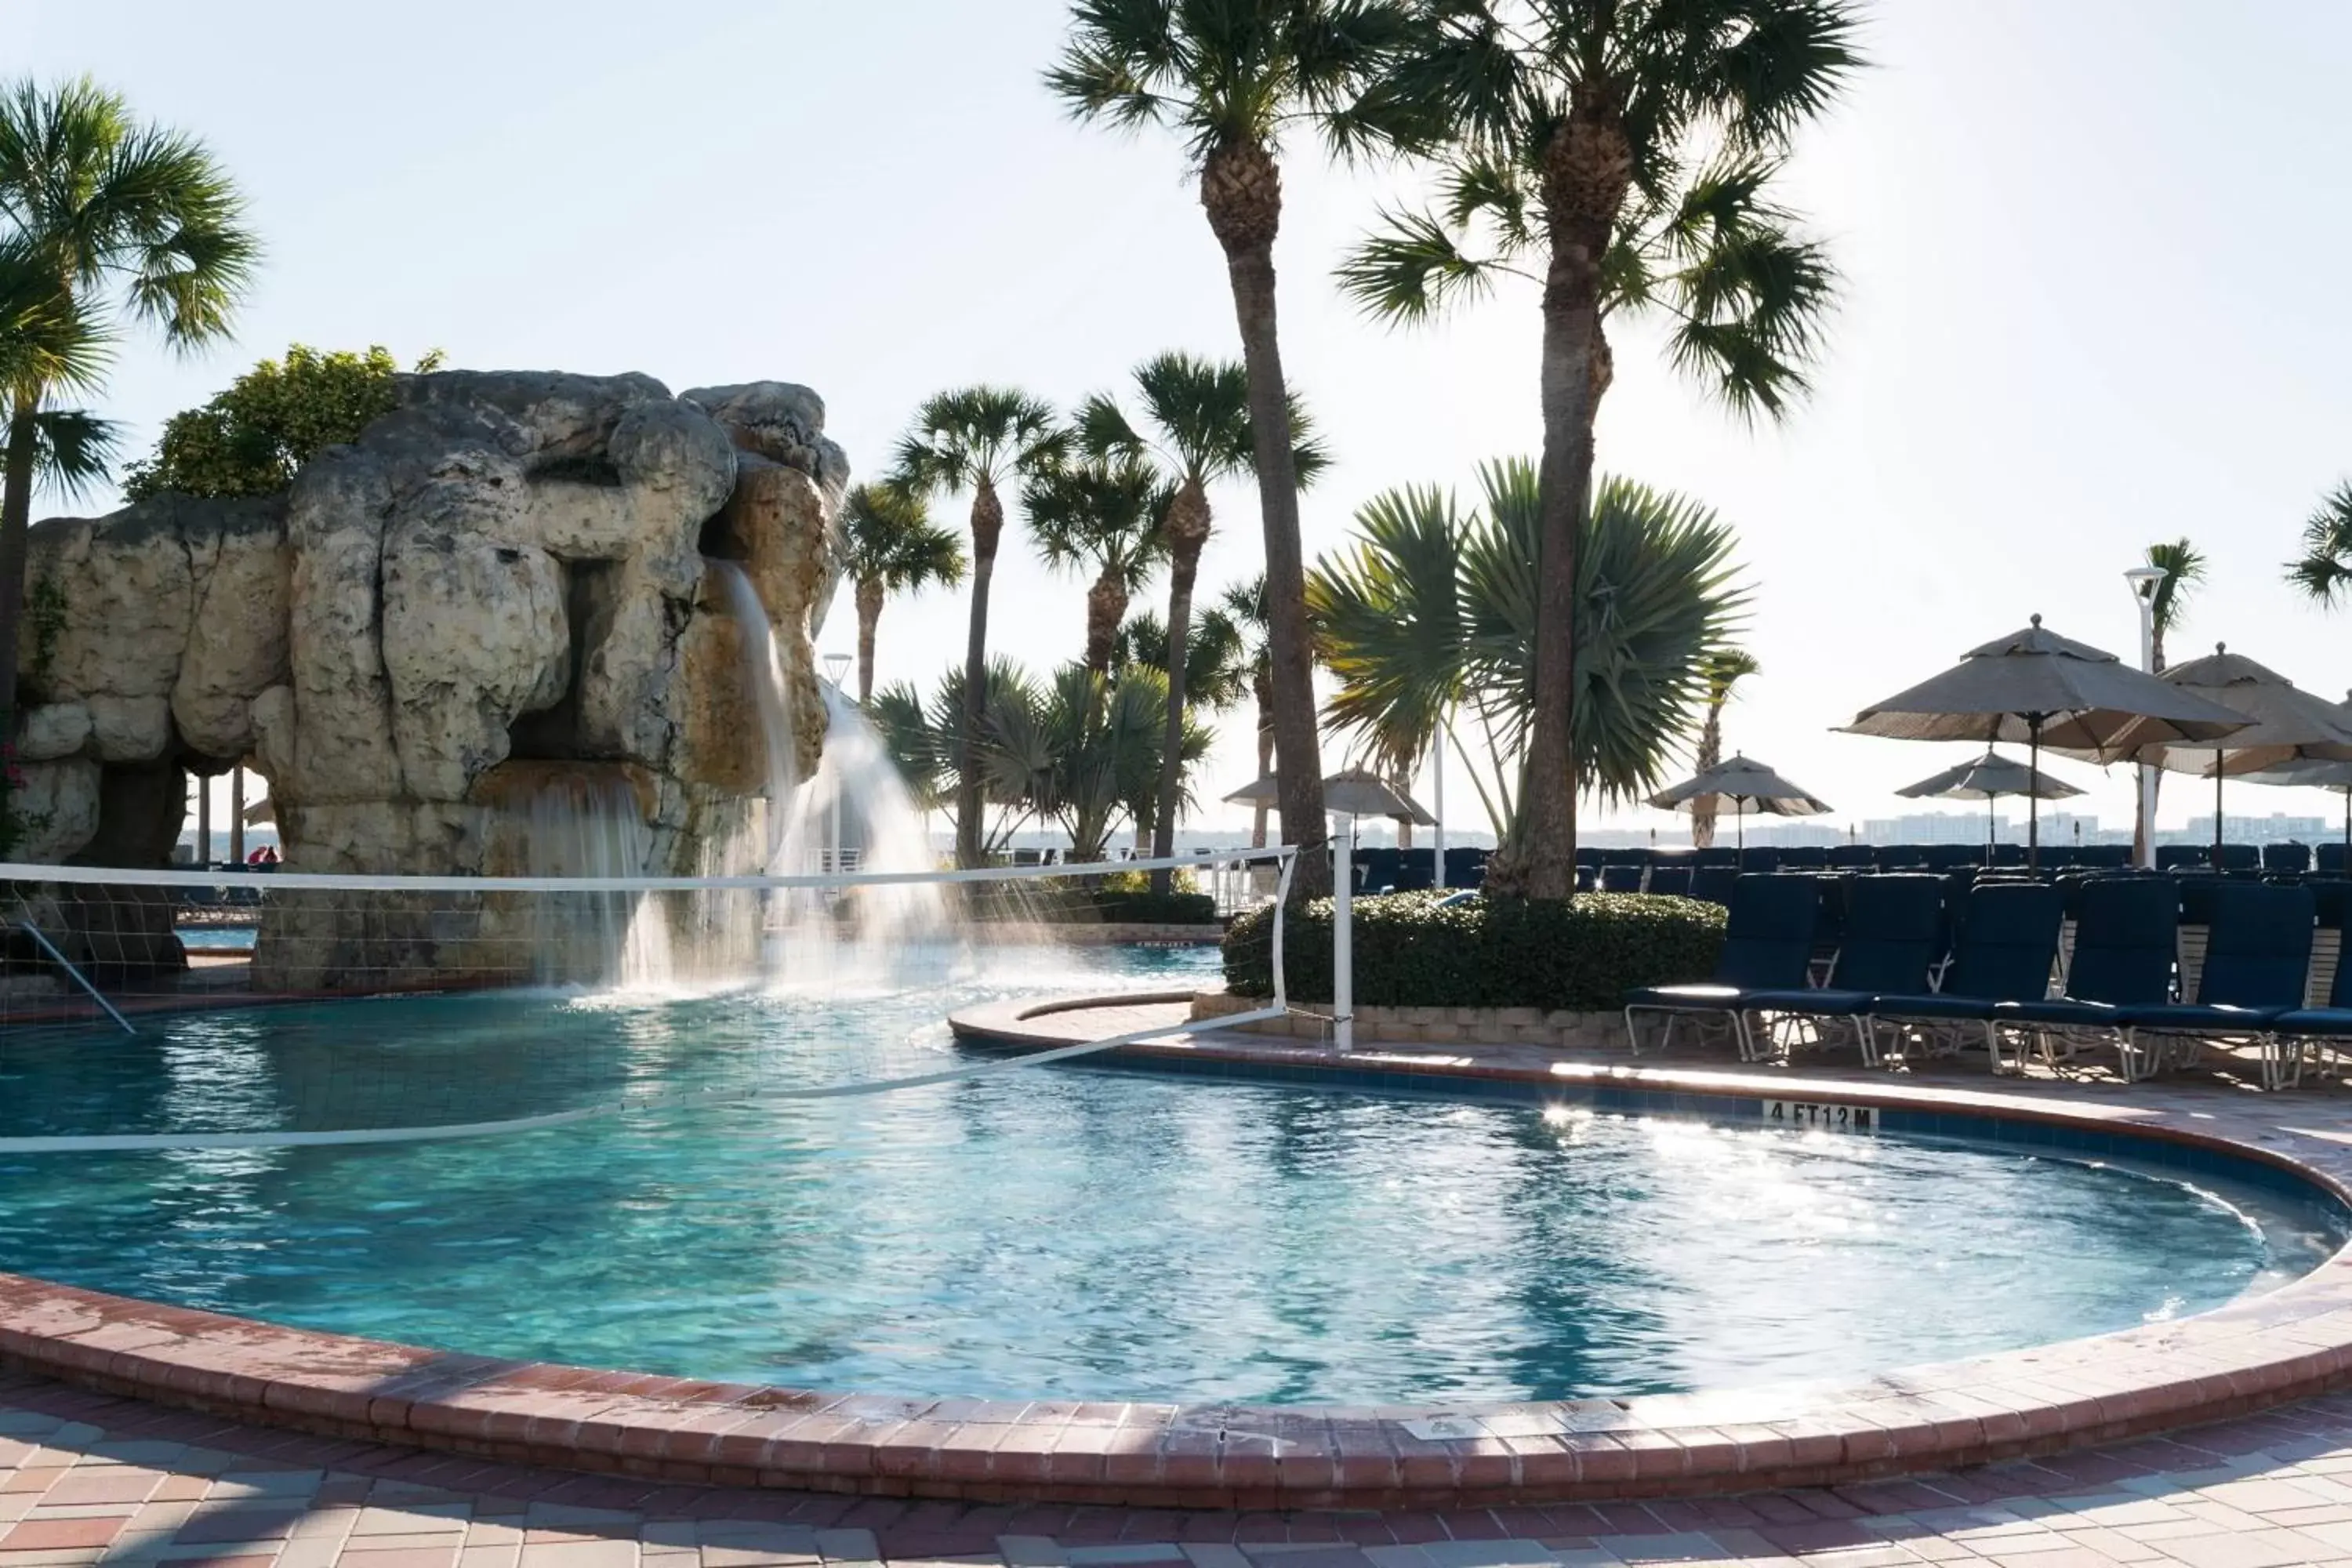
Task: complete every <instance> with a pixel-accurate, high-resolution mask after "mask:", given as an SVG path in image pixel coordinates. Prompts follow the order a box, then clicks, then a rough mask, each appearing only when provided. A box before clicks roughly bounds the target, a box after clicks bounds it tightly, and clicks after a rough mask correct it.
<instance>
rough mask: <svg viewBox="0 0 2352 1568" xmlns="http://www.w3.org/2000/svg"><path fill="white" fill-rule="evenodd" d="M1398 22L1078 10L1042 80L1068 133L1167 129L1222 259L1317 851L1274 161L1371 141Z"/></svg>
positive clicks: (1289, 707)
mask: <svg viewBox="0 0 2352 1568" xmlns="http://www.w3.org/2000/svg"><path fill="white" fill-rule="evenodd" d="M1406 21H1407V18H1406V7H1405V6H1404V5H1402V4H1400V3H1397V0H1076V4H1074V5H1072V7H1071V28H1070V39H1069V42H1068V44H1067V46H1066V47H1065V48H1064V50H1063V52H1062V56H1061V58H1060V60H1059V61H1058V62H1057V63H1056V64H1055V66H1054V68H1052V69H1051V70H1049V71H1048V72H1047V73H1046V76H1045V81H1046V85H1047V86H1048V87H1049V88H1050V89H1052V90H1053V91H1054V93H1055V95H1056V96H1057V97H1059V98H1060V99H1061V100H1063V102H1064V103H1066V105H1068V107H1069V109H1070V111H1071V113H1072V114H1074V115H1076V117H1078V118H1079V119H1081V120H1089V121H1108V122H1109V123H1110V124H1112V125H1114V126H1117V127H1120V128H1123V129H1135V128H1139V127H1141V126H1145V125H1165V126H1167V127H1169V128H1170V129H1171V130H1173V131H1175V132H1177V133H1178V134H1179V135H1180V136H1181V137H1182V138H1183V141H1184V146H1185V152H1186V153H1187V155H1188V156H1189V158H1190V159H1191V162H1192V166H1193V167H1194V168H1195V169H1196V170H1197V171H1198V173H1199V178H1200V190H1201V205H1202V208H1203V209H1204V211H1205V213H1206V215H1207V216H1208V220H1209V228H1210V231H1211V232H1212V233H1213V234H1214V235H1215V236H1216V237H1217V243H1218V245H1219V246H1220V247H1222V248H1223V251H1224V254H1225V269H1226V274H1227V278H1228V280H1229V282H1230V283H1231V286H1232V289H1233V296H1234V317H1235V320H1236V321H1237V322H1238V324H1239V326H1240V329H1241V340H1242V361H1243V363H1244V365H1245V366H1246V367H1247V380H1248V405H1249V416H1250V430H1251V441H1252V446H1253V449H1254V451H1255V458H1256V469H1257V486H1258V507H1259V511H1260V515H1261V518H1262V520H1263V522H1264V526H1265V569H1266V579H1267V585H1268V592H1267V606H1268V611H1269V620H1270V622H1271V625H1272V644H1273V649H1274V653H1273V662H1274V698H1275V731H1276V751H1277V752H1279V753H1280V755H1281V758H1282V768H1281V777H1282V837H1283V841H1284V842H1285V843H1288V844H1312V843H1318V842H1320V841H1321V839H1322V837H1323V834H1324V818H1323V778H1322V758H1321V754H1320V752H1319V750H1318V745H1317V739H1316V725H1315V685H1314V663H1313V658H1312V656H1311V654H1310V651H1309V649H1308V647H1307V624H1306V611H1305V600H1304V595H1305V592H1306V563H1305V560H1304V557H1303V552H1302V549H1301V546H1300V544H1299V535H1298V472H1297V465H1296V462H1295V460H1294V458H1293V457H1292V454H1291V445H1290V435H1291V428H1290V417H1291V406H1290V395H1289V390H1288V384H1287V383H1286V381H1285V379H1284V376H1283V370H1282V349H1281V342H1280V335H1279V332H1278V331H1277V329H1276V312H1275V281H1274V240H1275V235H1276V231H1277V230H1278V229H1279V228H1280V227H1281V224H1282V170H1281V167H1280V165H1279V163H1277V162H1276V153H1278V152H1279V151H1280V148H1281V142H1282V138H1283V135H1284V133H1285V132H1288V131H1291V130H1294V129H1296V128H1297V126H1299V125H1301V124H1302V123H1303V124H1306V125H1308V126H1311V127H1314V128H1316V129H1318V130H1319V131H1320V132H1322V133H1323V134H1324V135H1325V137H1326V138H1327V139H1328V141H1330V142H1332V143H1333V144H1334V145H1335V146H1336V147H1338V148H1339V149H1340V150H1342V151H1347V150H1350V149H1354V148H1360V147H1363V146H1367V145H1370V144H1371V143H1372V142H1375V141H1376V140H1377V139H1378V132H1379V128H1380V126H1381V124H1382V123H1383V122H1384V121H1388V120H1390V119H1391V118H1394V114H1393V108H1394V106H1393V105H1392V104H1391V101H1390V100H1388V99H1387V98H1386V97H1384V96H1380V95H1372V96H1367V95H1366V94H1365V92H1364V90H1363V89H1365V88H1366V87H1367V86H1368V85H1369V84H1370V82H1371V81H1372V80H1373V79H1374V78H1375V76H1376V74H1377V72H1378V70H1379V68H1380V67H1381V64H1382V62H1383V60H1384V59H1385V58H1386V54H1387V51H1388V50H1389V48H1390V47H1391V46H1392V45H1393V44H1394V43H1396V42H1397V40H1398V39H1400V38H1401V37H1403V36H1404V33H1405V30H1406ZM1399 123H1400V127H1402V121H1399ZM1163 815H1164V814H1163ZM1329 886H1330V884H1329V869H1328V867H1326V866H1325V865H1324V864H1323V860H1322V858H1321V857H1320V856H1318V855H1308V856H1304V857H1302V858H1300V860H1299V863H1298V868H1297V873H1296V875H1295V877H1294V879H1293V882H1292V887H1293V889H1295V890H1296V891H1297V892H1298V893H1300V894H1301V895H1302V896H1310V895H1313V894H1316V893H1321V892H1328V890H1329Z"/></svg>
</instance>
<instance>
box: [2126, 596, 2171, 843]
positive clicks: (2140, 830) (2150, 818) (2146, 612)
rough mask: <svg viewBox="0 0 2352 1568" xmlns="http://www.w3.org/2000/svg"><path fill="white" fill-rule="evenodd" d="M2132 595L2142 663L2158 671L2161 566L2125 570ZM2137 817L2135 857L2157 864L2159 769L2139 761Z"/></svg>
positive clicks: (2151, 673)
mask: <svg viewBox="0 0 2352 1568" xmlns="http://www.w3.org/2000/svg"><path fill="white" fill-rule="evenodd" d="M2124 581H2125V582H2126V583H2127V584H2130V585H2131V591H2132V598H2133V600H2134V601H2135V602H2136V603H2137V605H2139V667H2140V668H2142V669H2144V670H2146V671H2147V673H2148V674H2150V675H2154V674H2155V673H2156V590H2157V585H2158V584H2160V583H2162V582H2163V581H2164V568H2163V567H2161V566H2135V567H2133V568H2131V569H2130V570H2129V571H2127V572H2126V573H2125V574H2124ZM2135 815H2136V816H2137V818H2138V821H2137V825H2136V828H2135V831H2134V832H2133V834H2132V848H2133V858H2134V859H2136V860H2137V861H2138V862H2139V864H2140V866H2141V867H2142V868H2149V867H2153V866H2154V865H2155V864H2156V769H2154V768H2153V767H2151V766H2149V765H2148V764H2147V763H2140V764H2139V802H2138V808H2137V812H2136V814H2135Z"/></svg>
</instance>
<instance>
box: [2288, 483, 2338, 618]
mask: <svg viewBox="0 0 2352 1568" xmlns="http://www.w3.org/2000/svg"><path fill="white" fill-rule="evenodd" d="M2286 580H2287V581H2288V582H2290V583H2292V584H2294V585H2295V586H2296V587H2298V588H2300V589H2302V590H2303V591H2304V592H2305V594H2307V595H2310V596H2311V598H2312V599H2313V600H2314V601H2315V603H2317V604H2318V605H2319V606H2320V608H2322V609H2326V610H2332V609H2334V608H2335V607H2336V605H2339V604H2344V603H2347V601H2352V479H2347V480H2345V481H2344V482H2343V483H2342V484H2340V485H2337V486H2336V488H2335V489H2332V490H2330V491H2328V492H2327V494H2326V496H2325V497H2324V498H2322V499H2321V500H2320V503H2319V510H2317V511H2315V512H2313V513H2312V514H2311V518H2310V521H2307V522H2305V524H2304V525H2303V558H2302V559H2301V560H2299V561H2290V562H2288V563H2287V566H2286Z"/></svg>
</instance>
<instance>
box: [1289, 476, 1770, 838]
mask: <svg viewBox="0 0 2352 1568" xmlns="http://www.w3.org/2000/svg"><path fill="white" fill-rule="evenodd" d="M1479 479H1480V483H1481V488H1482V489H1483V490H1484V491H1485V502H1486V506H1485V510H1483V512H1478V511H1474V512H1472V513H1470V514H1468V515H1466V516H1465V515H1464V514H1462V513H1461V511H1460V510H1459V509H1458V508H1457V506H1456V504H1455V502H1454V498H1453V497H1452V496H1450V495H1449V494H1447V493H1445V492H1444V491H1442V490H1440V489H1435V488H1434V487H1427V488H1423V487H1414V488H1410V489H1402V490H1391V491H1389V492H1387V493H1385V494H1383V495H1381V496H1379V497H1376V498H1374V500H1372V501H1370V503H1368V504H1367V505H1366V506H1365V507H1364V508H1363V510H1360V512H1358V513H1357V517H1356V526H1357V538H1356V539H1355V541H1354V542H1352V543H1351V545H1350V546H1349V548H1347V549H1346V550H1344V551H1343V552H1340V553H1339V554H1338V555H1337V556H1334V557H1329V558H1327V559H1326V560H1325V561H1324V562H1323V563H1320V564H1319V565H1318V567H1317V569H1316V571H1315V574H1314V575H1313V576H1312V577H1311V578H1309V579H1308V582H1307V605H1308V609H1309V611H1310V612H1311V613H1312V615H1313V616H1314V618H1315V626H1316V640H1317V645H1318V647H1319V648H1320V649H1321V651H1322V653H1323V657H1324V661H1325V663H1326V664H1327V665H1328V667H1329V668H1330V669H1331V671H1332V673H1333V674H1335V675H1337V676H1338V677H1339V691H1338V693H1337V694H1335V695H1334V697H1333V698H1332V700H1331V702H1330V704H1329V706H1328V710H1327V713H1326V719H1327V722H1328V724H1329V726H1330V728H1331V729H1332V730H1334V731H1338V732H1339V733H1340V734H1342V735H1344V736H1347V737H1349V738H1350V739H1351V740H1352V741H1353V742H1355V744H1356V745H1357V746H1358V747H1359V748H1360V750H1362V751H1363V752H1367V753H1368V754H1369V757H1368V760H1369V761H1370V763H1371V764H1372V765H1373V766H1375V767H1376V768H1379V769H1381V770H1383V771H1388V770H1393V769H1397V768H1402V767H1410V766H1412V765H1413V764H1414V763H1417V762H1418V761H1419V760H1420V758H1421V757H1423V755H1424V754H1425V753H1426V752H1427V751H1428V749H1429V747H1430V746H1431V745H1433V744H1434V743H1436V742H1438V741H1439V740H1440V739H1441V738H1444V739H1448V740H1450V741H1451V742H1452V743H1453V745H1454V752H1455V754H1456V755H1457V756H1458V757H1459V758H1460V759H1461V761H1462V764H1463V767H1464V770H1465V772H1466V773H1468V774H1469V777H1470V780H1471V784H1472V786H1473V787H1474V788H1475V790H1476V791H1477V794H1478V797H1479V801H1480V803H1481V804H1482V805H1484V806H1485V807H1486V815H1487V819H1488V821H1489V822H1490V823H1491V824H1492V825H1493V826H1494V829H1495V834H1496V837H1497V838H1498V839H1501V840H1504V841H1508V839H1509V837H1510V836H1511V835H1512V834H1513V833H1514V832H1518V831H1523V830H1524V828H1523V822H1524V816H1525V814H1526V812H1527V810H1528V805H1527V802H1526V799H1525V795H1524V784H1523V783H1522V784H1520V785H1518V786H1516V787H1515V785H1514V783H1513V780H1514V776H1515V775H1517V777H1518V778H1520V779H1521V780H1522V781H1523V780H1524V778H1525V756H1526V752H1527V750H1528V746H1529V745H1530V744H1531V737H1532V732H1533V730H1534V727H1535V710H1536V679H1535V672H1536V658H1537V640H1538V625H1539V610H1538V586H1539V582H1540V575H1541V573H1540V568H1539V567H1538V563H1537V553H1536V542H1537V540H1538V537H1539V536H1540V534H1541V531H1542V527H1543V502H1542V494H1541V485H1540V482H1539V480H1538V474H1537V470H1536V468H1535V466H1534V465H1533V464H1531V463H1529V462H1528V461H1527V460H1526V459H1524V458H1514V459H1511V460H1509V461H1507V462H1498V463H1488V464H1486V465H1484V466H1483V467H1482V468H1480V470H1479ZM1580 534H1581V536H1582V539H1583V542H1584V548H1583V549H1582V550H1581V551H1580V552H1579V553H1578V557H1577V584H1576V586H1577V593H1578V595H1580V602H1581V603H1584V604H1586V605H1591V613H1590V614H1587V615H1585V616H1580V617H1579V618H1578V620H1577V623H1576V629H1577V646H1576V648H1575V655H1576V662H1575V665H1574V667H1573V668H1575V670H1576V673H1577V690H1576V693H1575V695H1576V709H1575V714H1576V729H1575V732H1574V739H1575V743H1576V763H1577V769H1578V776H1579V777H1580V778H1581V779H1582V780H1583V781H1584V784H1585V786H1586V787H1587V788H1589V789H1591V791H1592V792H1593V793H1594V794H1596V795H1599V796H1600V797H1601V799H1602V800H1603V801H1606V802H1612V803H1629V802H1632V801H1634V800H1638V799H1640V798H1641V797H1643V795H1648V794H1649V793H1650V792H1651V791H1652V790H1654V788H1655V787H1656V786H1657V784H1659V782H1660V781H1661V780H1662V779H1663V778H1664V776H1665V770H1666V767H1667V764H1668V763H1669V762H1670V761H1671V760H1672V757H1673V754H1674V752H1675V750H1676V749H1677V747H1678V745H1679V743H1680V742H1681V740H1682V738H1683V737H1684V736H1685V735H1687V734H1688V733H1689V732H1690V731H1692V729H1694V728H1695V727H1696V725H1697V723H1698V721H1699V716H1700V713H1701V711H1702V710H1703V709H1704V707H1705V704H1706V670H1707V667H1708V662H1709V660H1710V659H1711V658H1713V657H1714V656H1715V655H1716V654H1717V653H1719V652H1720V651H1721V650H1722V649H1723V648H1724V647H1726V646H1727V642H1728V639H1729V637H1731V635H1732V633H1733V632H1734V631H1735V630H1736V628H1737V626H1738V620H1739V618H1740V616H1741V615H1742V613H1743V611H1744V609H1745V607H1746V604H1747V591H1746V589H1745V588H1743V587H1741V586H1740V585H1739V584H1738V583H1737V582H1736V580H1735V579H1736V575H1737V569H1736V568H1735V567H1734V566H1733V564H1732V562H1731V553H1732V549H1733V545H1734V539H1733V536H1732V533H1731V530H1730V529H1729V528H1728V527H1727V526H1726V525H1725V524H1724V523H1722V522H1721V521H1717V518H1716V517H1715V515H1714V514H1713V513H1712V512H1710V511H1708V510H1706V509H1705V508H1704V507H1701V506H1699V505H1697V504H1696V503H1695V502H1693V501H1690V500H1685V499H1683V498H1680V497H1677V496H1674V495H1669V494H1665V493H1664V492H1660V491H1656V490H1652V489H1646V488H1644V487H1643V486H1641V485H1637V484H1633V483H1631V482H1629V481H1626V480H1622V479H1610V480H1606V481H1604V482H1603V483H1602V484H1601V486H1600V488H1599V490H1598V491H1597V493H1596V494H1595V496H1594V500H1593V506H1592V510H1591V515H1590V516H1589V517H1588V518H1586V519H1585V520H1584V521H1583V523H1582V526H1581V528H1580ZM1456 706H1459V707H1460V708H1462V709H1464V710H1466V711H1467V712H1468V713H1469V714H1470V715H1471V716H1472V717H1474V718H1475V720H1476V721H1477V725H1478V730H1479V732H1480V733H1481V735H1482V736H1483V738H1484V742H1485V744H1484V746H1483V748H1482V750H1483V752H1484V756H1483V757H1480V756H1475V755H1474V754H1473V753H1472V752H1471V751H1470V750H1469V748H1467V747H1465V745H1463V743H1462V741H1461V738H1460V736H1459V735H1458V734H1455V733H1454V731H1453V730H1452V728H1451V726H1450V725H1448V724H1447V722H1446V715H1447V714H1448V713H1449V712H1450V711H1451V710H1454V708H1455V707H1456ZM1490 864H1491V862H1490Z"/></svg>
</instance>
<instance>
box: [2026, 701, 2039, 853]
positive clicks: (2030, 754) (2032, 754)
mask: <svg viewBox="0 0 2352 1568" xmlns="http://www.w3.org/2000/svg"><path fill="white" fill-rule="evenodd" d="M2025 759H2026V760H2025V868H2026V869H2027V870H2029V871H2039V870H2040V869H2042V717H2041V715H2040V714H2028V715H2026V720H2025Z"/></svg>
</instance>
